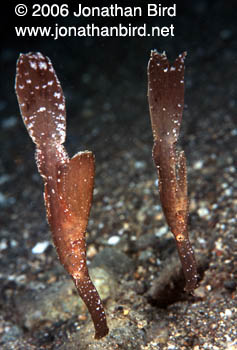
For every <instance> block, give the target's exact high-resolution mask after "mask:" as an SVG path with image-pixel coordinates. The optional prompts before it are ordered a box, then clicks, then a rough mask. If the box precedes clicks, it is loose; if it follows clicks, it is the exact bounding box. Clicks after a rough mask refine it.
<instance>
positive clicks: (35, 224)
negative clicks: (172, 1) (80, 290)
mask: <svg viewBox="0 0 237 350" xmlns="http://www.w3.org/2000/svg"><path fill="white" fill-rule="evenodd" d="M130 3H131V2H130ZM135 3H136V4H137V2H135V1H134V5H135ZM177 11H178V13H177V16H176V18H172V20H168V19H167V18H164V19H160V18H155V19H154V18H153V19H151V18H150V19H149V21H148V20H147V18H143V19H140V23H143V22H144V21H145V22H147V23H148V24H149V25H150V24H153V25H166V24H167V23H174V25H175V37H174V38H154V37H147V38H139V37H136V38H112V39H108V38H100V39H99V38H64V39H60V40H57V41H56V40H53V39H51V38H48V39H45V38H44V39H40V38H37V39H27V38H24V39H19V38H18V39H16V37H15V36H14V32H13V26H12V24H10V18H13V20H14V18H15V17H14V15H13V9H12V8H11V6H10V5H9V9H8V11H7V12H6V13H4V12H2V14H1V16H2V19H1V26H2V39H1V51H0V62H1V83H0V84H1V88H0V94H1V95H0V109H1V111H0V117H1V119H0V149H1V155H0V307H1V312H0V348H1V349H4V350H10V349H19V350H20V349H21V350H33V349H34V350H36V349H37V350H44V349H60V350H69V349H70V350H72V349H73V350H74V349H82V350H83V349H96V350H100V349H107V350H115V349H136V350H138V349H139V350H153V349H162V350H163V349H164V350H166V349H177V350H178V349H193V350H199V349H223V350H224V349H226V350H227V349H228V350H233V349H237V330H236V323H237V322H236V321H237V316H236V312H237V294H236V286H237V281H236V278H237V255H236V246H237V228H236V221H237V219H236V218H237V185H236V184H237V175H236V150H237V148H236V137H237V122H236V121H237V68H236V67H237V25H236V19H237V17H236V13H237V6H236V1H220V0H219V1H205V0H203V1H196V2H190V1H186V2H180V3H179V4H178V5H177ZM7 15H8V17H7ZM86 20H87V19H86ZM86 20H84V23H85V22H86ZM29 21H30V20H29ZM53 21H54V20H53V19H52V23H54V22H53ZM107 21H108V20H107ZM118 22H119V20H118V19H117V20H114V21H112V20H111V22H106V20H104V21H103V20H101V22H100V24H104V23H113V24H114V23H118ZM16 23H18V24H24V23H25V24H26V19H25V22H24V19H18V20H17V22H16ZM32 23H33V22H31V24H32ZM34 23H36V24H38V25H39V23H40V24H42V25H43V24H44V23H46V22H44V19H40V20H38V19H37V20H36V19H35V22H34ZM49 23H50V20H47V24H49ZM60 23H62V24H63V25H75V19H72V18H67V19H61V22H60ZM82 23H83V22H82ZM132 23H138V22H136V20H135V19H133V22H132ZM154 48H156V49H157V50H158V51H161V52H163V50H165V51H166V52H167V55H168V58H170V60H171V61H172V60H173V59H175V57H176V56H177V55H178V54H179V53H180V52H182V51H184V50H186V51H187V52H188V56H187V59H186V61H185V62H186V70H185V87H186V89H185V110H184V116H183V122H182V132H181V137H180V140H179V147H181V148H182V149H184V150H185V153H186V157H187V164H188V188H189V200H190V215H189V231H190V238H191V242H192V244H193V247H194V249H195V253H196V257H197V261H198V266H199V275H200V281H199V287H198V288H197V289H196V291H195V294H194V296H189V295H187V294H185V293H184V292H183V279H182V272H181V270H180V262H179V260H178V256H177V253H176V249H175V243H174V240H173V237H172V234H171V233H170V231H169V230H168V228H167V225H166V222H165V219H164V216H163V214H162V210H161V207H160V201H159V197H158V190H157V182H156V179H157V176H156V171H155V167H154V165H153V162H152V158H151V148H152V133H151V127H150V119H149V112H148V104H147V96H146V95H147V77H146V68H147V62H148V59H149V52H150V50H151V49H154ZM29 51H41V52H42V53H43V54H45V55H47V56H49V57H50V58H51V60H52V62H53V65H54V68H55V70H56V72H57V75H58V77H59V79H60V81H61V84H62V87H63V90H64V93H65V96H66V104H67V121H68V122H67V141H66V144H65V146H66V148H67V150H68V153H69V154H70V156H72V155H73V154H75V153H76V152H78V151H82V150H85V149H89V150H92V151H93V152H94V154H95V157H96V179H95V189H94V201H93V207H92V211H91V215H90V220H89V225H88V236H87V242H88V261H89V267H90V271H91V273H92V275H93V278H94V280H95V282H96V284H97V286H98V290H99V292H100V294H101V296H102V298H103V301H104V304H105V309H106V314H107V318H108V324H109V328H110V333H109V335H108V336H107V337H105V338H103V339H102V340H100V341H95V340H94V339H93V334H94V329H93V324H92V322H91V319H90V316H89V315H88V313H87V310H86V308H85V307H84V305H83V304H82V303H81V302H80V300H79V297H78V296H77V294H76V291H75V289H74V287H73V285H72V283H71V281H70V278H69V277H68V276H67V274H66V272H65V271H64V270H63V268H62V267H61V266H60V265H59V261H58V259H57V256H56V252H55V249H54V247H53V245H52V243H51V234H50V231H49V228H48V225H47V222H46V217H45V210H44V203H43V196H42V190H43V183H42V180H41V178H40V176H39V174H38V172H37V168H36V165H35V161H34V145H33V143H32V142H31V140H30V138H29V136H28V134H27V132H26V130H25V127H24V125H23V122H22V120H21V116H20V113H19V109H18V105H17V100H16V96H15V93H14V79H15V63H16V59H17V57H18V55H19V53H20V52H24V53H25V52H29ZM38 243H44V248H43V249H42V252H41V253H40V254H36V250H37V249H36V247H39V246H38V245H37V244H38ZM40 247H41V248H42V245H41V246H40ZM33 248H34V249H33ZM154 286H156V289H157V297H156V296H155V295H154V289H155V287H154Z"/></svg>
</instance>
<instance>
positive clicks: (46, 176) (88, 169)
mask: <svg viewBox="0 0 237 350" xmlns="http://www.w3.org/2000/svg"><path fill="white" fill-rule="evenodd" d="M15 88H16V94H17V98H18V103H19V106H20V111H21V115H22V119H23V122H24V124H25V126H26V129H27V131H28V133H29V135H30V137H31V139H32V141H33V142H34V143H35V145H36V153H35V157H36V163H37V167H38V171H39V173H40V175H41V176H42V178H43V181H44V200H45V206H46V212H47V219H48V223H49V226H50V229H51V231H52V236H53V242H54V245H55V247H56V250H57V253H58V256H59V260H60V262H61V264H62V265H63V266H64V268H65V269H66V271H67V272H68V273H69V275H70V276H71V277H72V279H73V282H74V284H75V286H76V288H77V290H78V293H79V295H80V297H81V298H82V299H83V301H84V302H85V304H86V306H87V308H88V310H89V312H90V314H91V317H92V320H93V323H94V327H95V338H96V339H100V338H102V337H104V336H105V335H106V334H108V331H109V329H108V327H107V323H106V316H105V312H104V308H103V305H102V302H101V299H100V297H99V294H98V292H97V290H96V288H95V286H94V284H93V282H92V281H91V279H90V276H89V273H88V269H87V264H86V241H85V232H86V227H87V224H88V218H89V213H90V209H91V203H92V196H93V186H94V175H95V169H94V155H93V153H92V152H89V151H84V152H79V153H77V154H76V155H75V156H74V157H72V158H71V159H70V158H69V157H68V155H67V152H66V150H65V148H64V146H63V143H64V141H65V137H66V110H65V98H64V95H63V91H62V88H61V85H60V82H59V80H58V78H57V76H56V73H55V71H54V69H53V66H52V63H51V61H50V60H49V58H47V57H45V56H43V55H42V54H41V53H39V52H38V53H28V54H21V55H20V56H19V59H18V62H17V73H16V86H15Z"/></svg>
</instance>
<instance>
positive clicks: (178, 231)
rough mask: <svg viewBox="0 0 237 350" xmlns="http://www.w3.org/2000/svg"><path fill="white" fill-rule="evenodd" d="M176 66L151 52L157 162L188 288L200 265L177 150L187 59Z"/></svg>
mask: <svg viewBox="0 0 237 350" xmlns="http://www.w3.org/2000/svg"><path fill="white" fill-rule="evenodd" d="M185 56H186V52H184V53H182V54H180V55H179V56H178V58H177V59H176V60H175V62H174V64H173V65H170V64H169V61H168V59H167V57H166V54H165V53H162V54H160V53H158V52H157V51H152V52H151V57H150V60H149V63H148V102H149V109H150V117H151V126H152V132H153V139H154V145H153V150H152V156H153V161H154V163H155V166H156V168H157V172H158V179H159V194H160V200H161V204H162V208H163V212H164V215H165V218H166V221H167V223H168V226H169V227H170V229H171V231H172V233H173V235H174V237H175V241H176V246H177V249H178V252H179V257H180V260H181V263H182V267H183V272H184V276H185V280H186V286H185V290H186V291H188V292H191V291H192V290H193V289H194V288H196V286H197V266H196V261H195V256H194V252H193V249H192V247H191V244H190V241H189V235H188V227H187V221H188V194H187V172H186V158H185V155H184V152H183V151H178V150H176V147H175V145H176V143H177V141H178V136H179V131H180V125H181V120H182V114H183V105H184V59H185Z"/></svg>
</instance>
